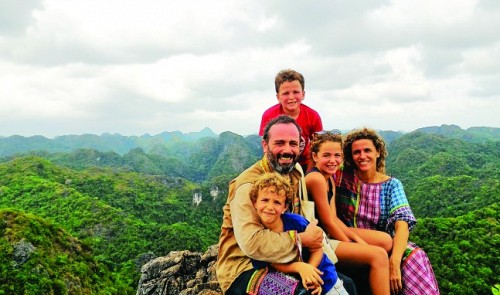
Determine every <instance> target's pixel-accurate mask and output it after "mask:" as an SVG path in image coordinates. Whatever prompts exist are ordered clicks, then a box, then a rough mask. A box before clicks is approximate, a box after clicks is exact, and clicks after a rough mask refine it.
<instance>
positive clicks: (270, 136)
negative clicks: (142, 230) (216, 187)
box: [216, 115, 345, 295]
mask: <svg viewBox="0 0 500 295" xmlns="http://www.w3.org/2000/svg"><path fill="white" fill-rule="evenodd" d="M299 145H300V127H299V125H298V124H297V123H296V122H295V120H294V119H292V118H291V117H289V116H286V115H281V116H279V117H276V118H275V119H273V120H271V121H269V123H268V124H267V125H266V127H265V129H264V134H263V138H262V148H263V151H264V156H263V158H262V160H260V161H258V162H257V163H255V164H254V165H253V166H251V167H250V168H248V169H247V170H245V171H243V172H242V173H241V174H240V175H239V176H238V177H237V178H236V179H234V180H232V181H231V183H230V185H229V195H228V198H227V202H226V204H225V205H224V208H223V211H224V217H223V221H222V228H221V234H220V237H219V253H218V258H217V269H216V273H217V279H218V281H219V284H220V286H221V289H222V291H223V293H224V294H226V295H228V294H246V289H247V287H248V284H249V282H250V280H251V277H252V275H253V274H254V271H255V269H253V267H252V263H251V258H252V259H255V260H260V261H266V262H270V263H288V262H291V261H293V260H295V259H296V258H297V255H298V253H299V249H298V245H300V244H301V245H302V246H303V247H307V248H313V249H314V248H321V246H322V241H323V231H322V229H321V228H319V227H318V226H317V221H316V222H311V223H310V224H309V225H308V227H307V228H306V230H305V231H304V232H302V233H299V234H298V235H297V237H296V238H295V239H294V238H291V236H290V235H289V233H287V232H281V233H280V232H273V231H270V230H268V229H265V228H264V226H263V225H262V224H261V222H260V220H259V217H258V215H257V213H256V211H255V208H254V206H253V204H252V201H251V200H250V196H249V192H250V190H251V188H252V187H253V183H254V181H255V180H256V179H257V178H258V177H259V176H260V175H262V174H264V173H266V172H277V173H280V174H282V175H284V176H286V177H288V178H289V179H290V182H291V184H292V186H293V188H294V202H293V203H292V206H291V208H289V211H290V212H294V213H299V206H300V195H299V191H301V189H302V188H301V187H300V186H301V183H302V181H301V180H302V179H303V177H304V174H303V172H302V168H301V167H300V165H298V164H297V161H298V158H299V154H300V151H299ZM296 164H297V165H296ZM297 241H299V243H297ZM344 284H345V282H344ZM307 293H308V292H307V291H306V290H305V289H304V288H303V287H302V286H301V284H298V285H297V288H296V290H295V293H294V294H307Z"/></svg>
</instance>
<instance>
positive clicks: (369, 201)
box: [335, 128, 439, 294]
mask: <svg viewBox="0 0 500 295" xmlns="http://www.w3.org/2000/svg"><path fill="white" fill-rule="evenodd" d="M343 153H344V160H345V163H344V165H345V166H344V169H343V171H342V172H341V173H339V175H338V178H337V186H338V187H337V190H336V197H335V199H336V210H337V215H338V217H339V218H340V219H341V220H342V221H343V222H344V223H345V224H347V225H348V226H350V227H352V228H359V229H371V230H378V231H384V232H386V233H388V234H390V235H391V237H392V249H391V251H390V253H389V267H390V287H391V292H392V293H393V294H394V293H399V294H439V289H438V285H437V281H436V278H435V276H434V272H433V270H432V267H431V264H430V261H429V258H428V257H427V255H426V254H425V252H424V251H423V250H422V249H420V248H418V247H417V246H416V245H415V244H413V243H412V242H409V241H408V236H409V233H410V230H411V229H412V228H413V227H414V226H415V224H416V219H415V217H414V216H413V213H412V211H411V209H410V205H409V204H408V200H407V198H406V195H405V192H404V190H403V185H402V184H401V182H400V181H399V180H398V179H396V178H394V177H391V176H388V175H387V174H385V158H386V156H387V150H386V147H385V143H384V141H383V139H382V138H381V137H380V136H379V135H378V134H377V133H376V132H375V131H374V130H371V129H368V128H364V129H360V130H354V131H352V132H350V133H349V134H348V135H347V137H346V139H345V143H344V148H343Z"/></svg>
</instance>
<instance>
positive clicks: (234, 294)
mask: <svg viewBox="0 0 500 295" xmlns="http://www.w3.org/2000/svg"><path fill="white" fill-rule="evenodd" d="M254 271H255V269H250V270H247V271H245V272H242V273H241V274H240V275H239V276H238V277H237V278H236V279H235V280H234V281H233V283H232V284H231V287H229V289H227V291H226V295H241V294H246V293H247V286H248V282H250V278H251V277H252V274H253V272H254Z"/></svg>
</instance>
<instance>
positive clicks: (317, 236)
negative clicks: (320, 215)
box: [299, 219, 323, 250]
mask: <svg viewBox="0 0 500 295" xmlns="http://www.w3.org/2000/svg"><path fill="white" fill-rule="evenodd" d="M299 237H300V241H301V243H302V247H304V248H309V249H311V250H313V249H321V247H322V246H323V230H322V229H321V227H319V226H318V220H317V219H315V220H313V221H312V222H311V223H309V224H308V225H307V227H306V230H305V231H303V232H301V233H299Z"/></svg>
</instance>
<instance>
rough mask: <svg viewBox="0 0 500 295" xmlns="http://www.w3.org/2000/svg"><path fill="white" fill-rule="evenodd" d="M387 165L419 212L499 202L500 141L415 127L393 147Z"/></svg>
mask: <svg viewBox="0 0 500 295" xmlns="http://www.w3.org/2000/svg"><path fill="white" fill-rule="evenodd" d="M387 167H388V171H389V173H390V174H392V175H394V176H396V177H397V178H399V179H400V180H401V181H402V182H403V184H404V185H405V191H406V193H407V195H408V199H409V201H410V204H411V206H412V209H413V211H414V212H415V215H416V216H417V217H450V216H460V215H463V214H466V213H468V212H470V211H473V210H477V209H480V208H483V207H486V206H488V205H491V204H498V203H500V141H487V142H484V143H471V142H466V141H462V140H458V139H452V138H446V137H444V136H439V135H433V134H426V133H423V132H419V131H417V132H413V133H409V134H406V135H404V136H402V137H401V138H399V139H398V140H397V141H394V142H392V143H391V145H390V146H389V158H388V161H387Z"/></svg>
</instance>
